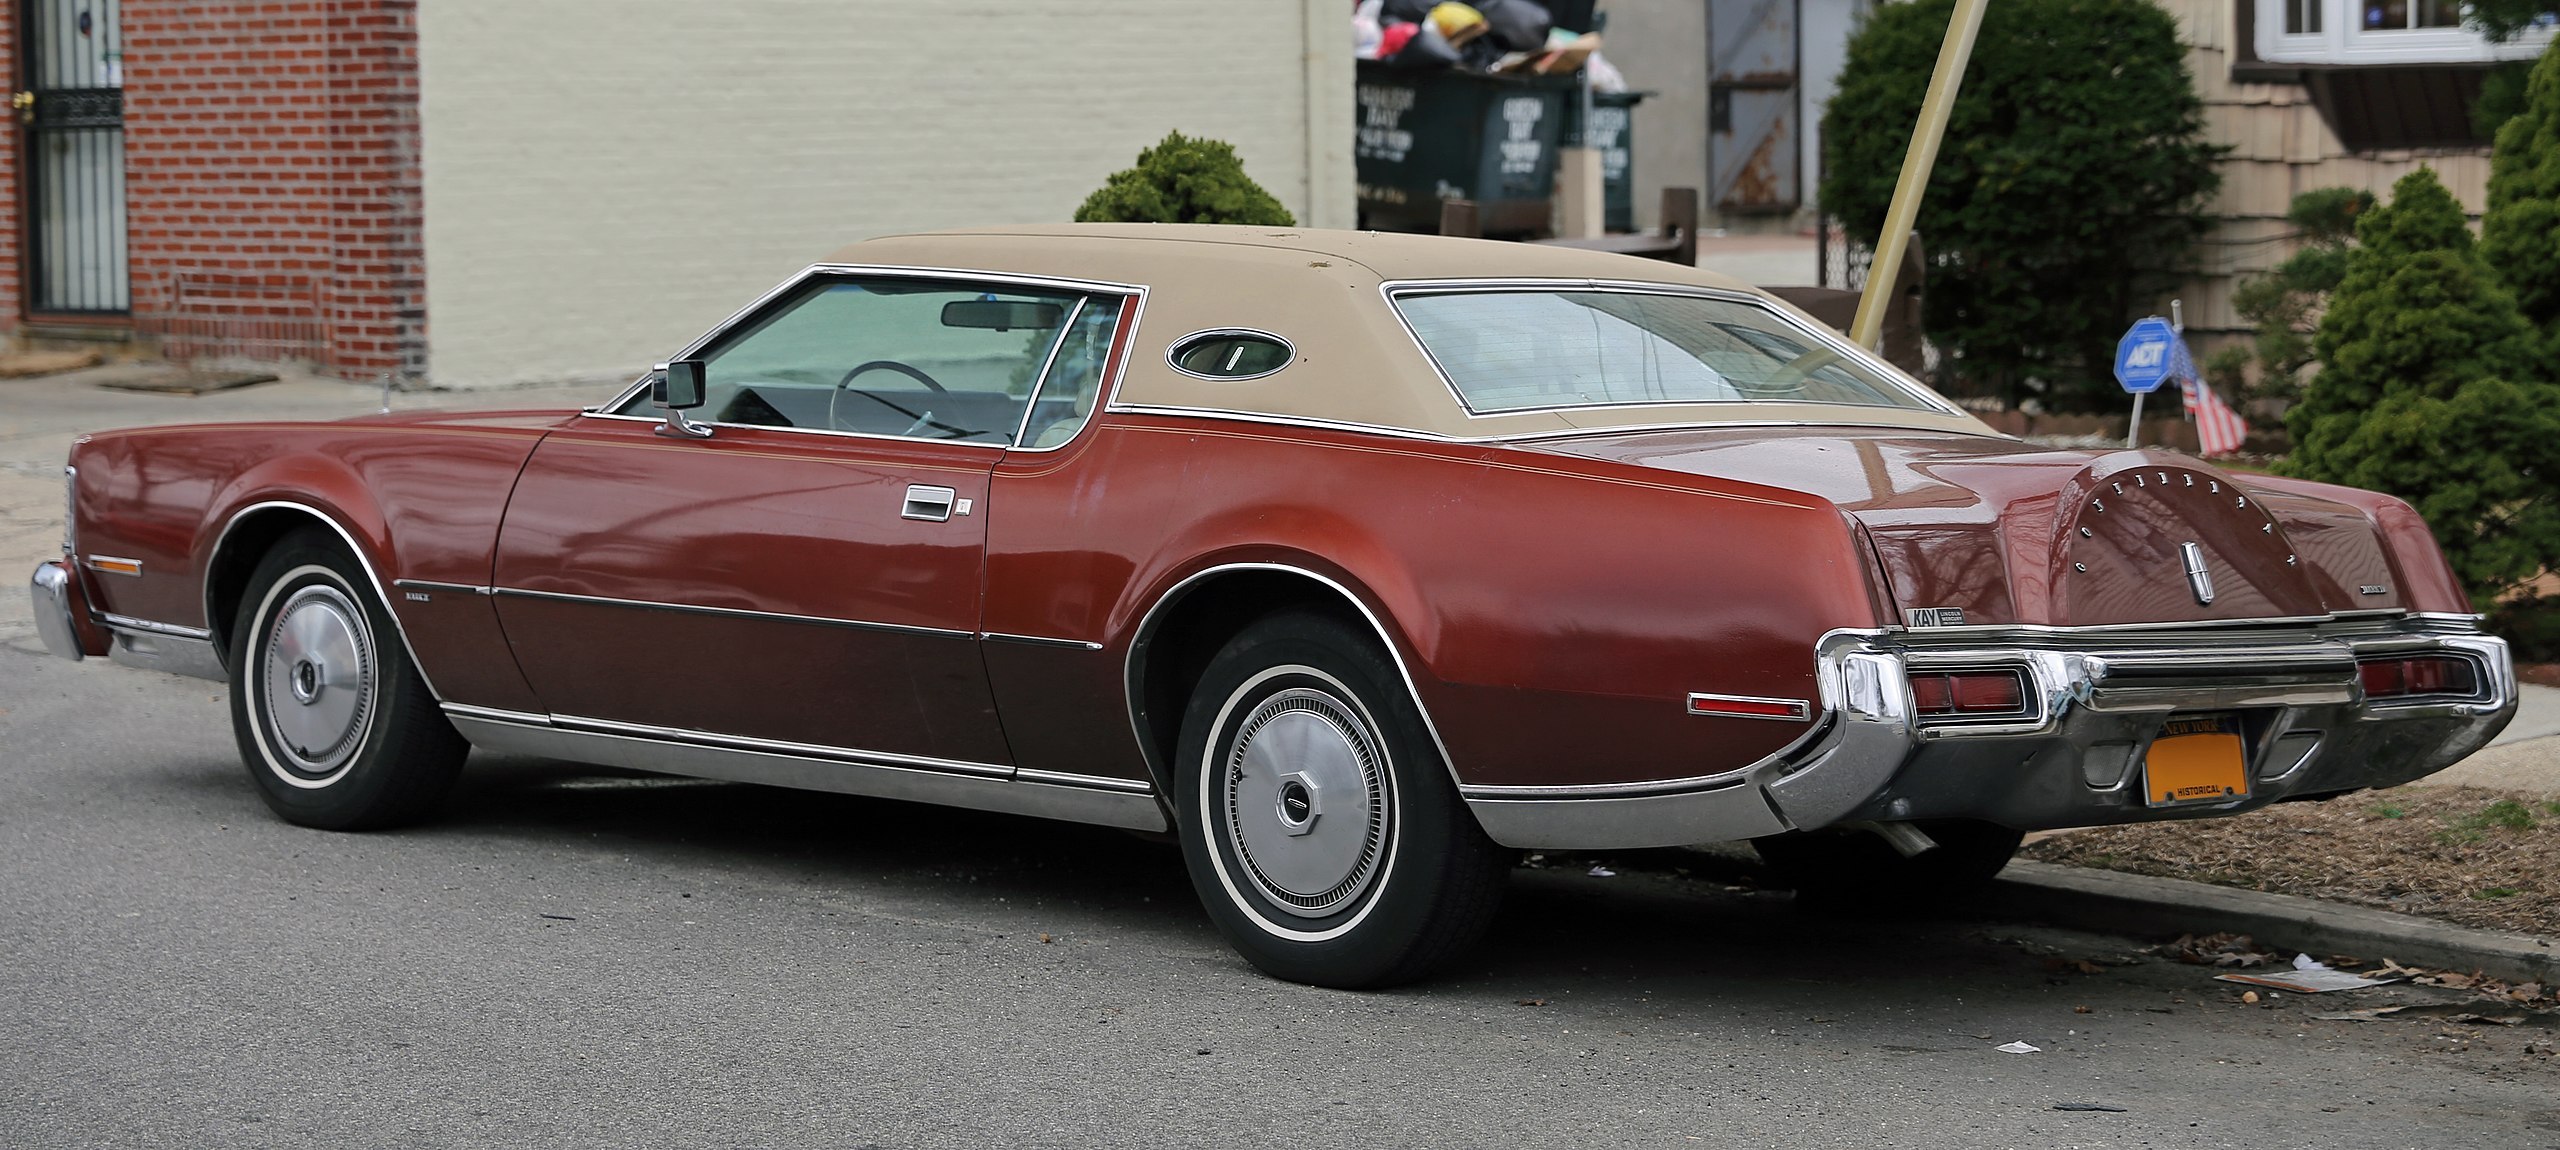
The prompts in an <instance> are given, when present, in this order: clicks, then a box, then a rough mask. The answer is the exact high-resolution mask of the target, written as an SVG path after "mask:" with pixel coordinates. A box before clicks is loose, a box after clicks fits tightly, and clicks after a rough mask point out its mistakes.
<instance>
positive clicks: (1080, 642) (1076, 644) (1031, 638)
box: [978, 631, 1102, 651]
mask: <svg viewBox="0 0 2560 1150" xmlns="http://www.w3.org/2000/svg"><path fill="white" fill-rule="evenodd" d="M978 638H980V639H983V640H985V641H987V642H989V643H1019V644H1021V645H1023V646H1026V647H1063V648H1066V649H1068V650H1071V651H1099V650H1101V649H1102V644H1100V643H1096V642H1092V641H1090V640H1086V639H1051V638H1048V637H1047V636H1044V635H1008V634H1005V633H1004V632H1002V631H980V632H978Z"/></svg>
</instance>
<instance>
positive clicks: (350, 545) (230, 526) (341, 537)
mask: <svg viewBox="0 0 2560 1150" xmlns="http://www.w3.org/2000/svg"><path fill="white" fill-rule="evenodd" d="M269 511H282V512H299V513H301V514H302V515H303V516H304V517H306V518H308V519H311V520H313V521H314V522H317V523H320V524H323V525H325V526H327V527H328V528H329V530H331V531H333V532H336V533H337V536H338V541H339V542H341V543H344V544H346V548H347V552H348V554H351V555H353V556H355V559H356V566H358V567H360V568H363V569H364V577H365V581H366V582H367V583H370V584H372V585H373V595H374V601H375V602H377V603H379V604H381V605H382V613H383V614H385V615H388V616H390V617H391V629H392V631H393V633H395V634H397V635H398V636H399V637H400V647H401V651H402V653H403V654H406V655H408V657H409V662H410V665H411V666H413V667H416V668H417V671H418V678H419V680H420V681H421V682H423V683H425V684H426V688H427V693H428V694H429V695H431V696H434V697H435V700H436V701H437V702H438V703H442V702H443V701H444V692H442V691H439V690H437V689H436V684H435V679H434V677H433V676H431V675H429V674H428V673H427V669H426V667H425V666H423V665H421V664H419V663H418V661H417V654H416V652H417V647H416V646H415V645H414V644H412V643H410V642H409V628H408V625H407V624H406V623H403V622H401V620H400V612H399V611H398V610H397V609H396V608H394V607H393V606H392V602H393V601H392V598H391V585H390V584H389V583H386V582H384V581H383V578H382V572H381V570H380V569H379V568H377V567H375V566H374V563H373V554H372V552H370V551H369V550H367V549H366V548H365V545H364V544H363V542H362V541H360V540H358V539H357V538H356V535H355V532H353V531H350V530H348V528H347V525H346V524H345V523H343V522H340V521H339V519H338V517H337V516H334V515H331V514H330V513H328V512H327V511H324V510H321V509H320V508H318V507H315V506H313V505H312V504H309V503H306V502H302V501H300V500H294V499H264V500H259V501H257V502H254V503H249V504H246V505H243V506H241V507H239V508H236V509H234V510H233V511H232V512H231V514H230V516H229V517H227V518H225V519H224V520H223V522H222V531H221V532H220V533H219V534H217V535H215V536H214V541H213V546H212V547H211V548H208V549H207V550H206V551H205V556H204V564H203V573H202V575H201V578H202V579H203V581H204V588H203V595H204V620H205V623H206V630H207V631H209V632H211V633H212V635H213V638H214V641H215V643H216V645H217V647H218V653H219V654H220V655H222V656H223V657H224V658H225V660H226V661H227V660H228V657H229V655H230V646H231V640H232V638H233V636H231V635H228V634H226V633H225V632H224V629H223V628H219V627H215V626H213V625H212V624H213V623H214V622H215V621H216V620H218V619H220V618H222V616H221V614H220V612H218V611H217V610H216V609H215V607H216V605H215V603H214V601H213V588H214V579H213V573H214V569H215V564H216V563H217V562H218V561H219V560H220V559H221V558H222V557H223V556H224V555H225V554H226V553H227V552H228V550H229V548H230V546H231V536H232V533H233V530H234V529H235V528H238V527H239V526H240V524H241V523H242V522H244V521H246V520H247V519H249V518H250V517H251V516H253V515H257V514H260V513H262V512H269Z"/></svg>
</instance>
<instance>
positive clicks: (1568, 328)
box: [1395, 289, 1946, 414]
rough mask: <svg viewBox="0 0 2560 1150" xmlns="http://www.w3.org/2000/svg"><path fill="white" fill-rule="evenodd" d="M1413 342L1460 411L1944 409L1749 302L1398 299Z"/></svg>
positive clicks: (1497, 296)
mask: <svg viewBox="0 0 2560 1150" xmlns="http://www.w3.org/2000/svg"><path fill="white" fill-rule="evenodd" d="M1395 306H1396V309H1397V310H1398V311H1399V312H1401V313H1402V314H1403V315H1404V320H1405V323H1406V325H1407V326H1409V327H1411V328H1412V329H1413V334H1414V336H1415V338H1417V339H1419V340H1421V341H1422V347H1423V350H1424V351H1427V352H1429V353H1430V355H1431V358H1432V360H1433V362H1435V363H1437V364H1438V365H1439V368H1440V372H1441V374H1442V375H1444V376H1446V377H1448V380H1449V383H1450V385H1451V386H1453V387H1455V388H1457V390H1458V395H1459V397H1460V398H1461V399H1463V400H1464V401H1465V402H1466V405H1467V409H1468V410H1469V411H1473V412H1476V413H1478V414H1490V413H1494V412H1504V411H1534V410H1546V409H1554V408H1574V407H1622V406H1631V405H1643V404H1692V403H1751V402H1769V403H1838V404H1854V405H1858V406H1864V407H1897V408H1906V409H1910V410H1915V411H1931V412H1937V411H1944V410H1946V409H1945V407H1944V406H1943V405H1942V404H1940V403H1939V402H1937V401H1936V399H1935V398H1934V397H1932V396H1930V395H1928V394H1927V393H1926V392H1923V391H1921V390H1919V389H1917V388H1915V387H1913V386H1911V385H1910V384H1908V383H1905V382H1902V381H1901V380H1899V379H1898V378H1896V377H1895V376H1893V375H1892V374H1890V373H1888V372H1886V371H1883V370H1880V369H1876V368H1872V367H1869V366H1868V365H1867V364H1866V363H1865V362H1863V361H1861V360H1860V359H1858V358H1856V357H1855V356H1854V354H1853V353H1852V352H1850V351H1849V350H1848V349H1847V348H1846V347H1845V346H1842V345H1835V344H1834V343H1833V342H1832V341H1830V340H1827V339H1825V338H1823V337H1821V336H1818V335H1815V334H1814V333H1812V332H1811V331H1808V330H1806V329H1805V328H1804V327H1802V326H1799V325H1798V324H1796V323H1795V322H1793V321H1791V320H1789V319H1787V318H1786V317H1784V316H1781V315H1780V314H1778V313H1777V312H1775V311H1773V310H1771V309H1769V308H1767V307H1764V306H1762V305H1760V304H1757V303H1753V302H1750V301H1747V300H1740V299H1728V298H1722V297H1715V296H1695V295H1674V294H1669V293H1662V292H1636V291H1607V290H1579V291H1577V290H1569V289H1555V290H1545V289H1539V290H1465V291H1445V292H1441V291H1428V290H1425V291H1408V292H1402V293H1399V294H1397V295H1396V297H1395Z"/></svg>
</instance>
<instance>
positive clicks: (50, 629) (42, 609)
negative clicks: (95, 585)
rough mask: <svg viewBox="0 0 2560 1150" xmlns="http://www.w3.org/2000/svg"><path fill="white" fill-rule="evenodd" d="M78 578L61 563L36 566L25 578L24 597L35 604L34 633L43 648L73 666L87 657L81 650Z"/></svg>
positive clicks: (46, 563)
mask: <svg viewBox="0 0 2560 1150" xmlns="http://www.w3.org/2000/svg"><path fill="white" fill-rule="evenodd" d="M77 578H78V576H75V575H73V574H72V573H71V570H70V569H69V568H67V567H64V566H63V565H62V564H60V563H55V562H45V563H39V564H37V565H36V573H35V574H34V575H32V576H29V577H28V579H27V598H28V599H30V600H32V601H33V602H34V605H35V613H36V634H37V635H38V636H39V637H41V638H43V640H44V649H45V650H47V651H51V652H53V653H54V654H56V655H60V656H61V657H63V658H65V659H69V660H71V661H72V662H74V663H77V662H79V661H80V660H82V659H85V658H88V657H89V656H88V653H87V652H85V651H82V650H81V649H80V626H79V620H80V617H81V616H80V614H79V612H80V611H81V610H82V608H81V607H80V605H79V598H80V588H79V586H78V585H77V583H76V582H75V580H76V579H77Z"/></svg>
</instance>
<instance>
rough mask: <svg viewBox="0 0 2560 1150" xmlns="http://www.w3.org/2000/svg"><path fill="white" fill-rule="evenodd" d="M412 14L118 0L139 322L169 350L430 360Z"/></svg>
mask: <svg viewBox="0 0 2560 1150" xmlns="http://www.w3.org/2000/svg"><path fill="white" fill-rule="evenodd" d="M415 16H416V4H415V0H291V2H258V0H126V4H125V6H124V19H123V23H124V42H125V53H126V54H125V173H126V189H127V192H126V200H127V212H128V229H129V235H130V244H131V251H130V258H131V264H132V269H133V312H134V324H135V327H136V329H137V330H138V331H139V332H140V333H141V334H143V335H145V336H147V337H153V338H156V339H158V340H159V341H160V342H161V344H162V346H163V350H164V351H166V352H167V353H168V354H170V355H171V356H172V357H173V358H204V357H226V356H237V357H245V358H252V359H275V358H297V359H308V360H311V361H313V362H316V363H317V364H318V365H319V366H321V367H322V368H323V369H324V370H327V371H330V372H332V373H334V374H338V375H343V376H347V377H350V378H370V377H372V376H375V375H377V374H379V373H382V372H397V373H402V374H414V373H416V372H417V371H419V370H420V369H421V367H422V366H423V363H424V358H425V344H426V313H425V285H424V282H423V276H424V268H423V255H422V252H421V249H420V240H419V235H420V217H419V212H420V204H419V171H418V116H417V107H418V87H417V74H418V68H417V61H418V57H417V30H416V21H415ZM13 310H14V309H13Z"/></svg>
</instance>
